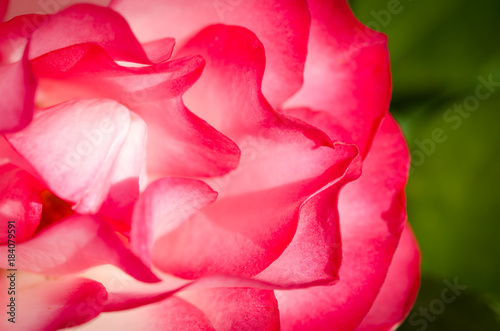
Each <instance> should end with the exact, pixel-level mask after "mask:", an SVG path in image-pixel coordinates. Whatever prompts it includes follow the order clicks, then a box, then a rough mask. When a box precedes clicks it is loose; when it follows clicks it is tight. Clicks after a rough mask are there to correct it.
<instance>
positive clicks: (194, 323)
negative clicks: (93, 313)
mask: <svg viewBox="0 0 500 331" xmlns="http://www.w3.org/2000/svg"><path fill="white" fill-rule="evenodd" d="M118 329H119V330H162V331H170V330H171V331H177V330H197V331H198V330H200V331H204V330H214V328H213V327H212V325H211V323H210V321H209V320H208V318H207V317H206V316H205V314H204V313H203V312H202V311H200V310H199V309H198V308H196V307H195V306H193V305H191V304H190V303H188V302H186V301H184V300H182V299H179V298H176V297H171V298H168V299H166V300H163V301H161V302H158V303H154V304H151V305H148V306H144V307H140V308H136V309H132V310H127V311H123V312H112V313H104V314H101V315H100V316H99V317H98V318H96V319H95V320H93V321H91V322H90V323H88V324H85V325H84V326H82V327H81V328H79V330H82V331H85V330H89V331H92V330H118Z"/></svg>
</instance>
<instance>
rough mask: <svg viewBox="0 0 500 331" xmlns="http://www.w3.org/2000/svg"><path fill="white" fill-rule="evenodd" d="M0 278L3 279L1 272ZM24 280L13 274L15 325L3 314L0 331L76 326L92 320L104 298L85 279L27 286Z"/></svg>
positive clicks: (99, 289) (103, 291)
mask: <svg viewBox="0 0 500 331" xmlns="http://www.w3.org/2000/svg"><path fill="white" fill-rule="evenodd" d="M9 274H10V272H7V275H9ZM0 275H1V277H2V280H3V279H5V277H6V276H5V272H0ZM28 277H30V276H29V275H26V274H25V273H16V283H17V286H16V295H15V305H16V307H15V309H16V313H17V315H16V317H15V324H12V323H11V322H8V321H7V318H10V316H9V315H7V317H5V318H2V320H1V321H0V328H1V329H2V330H59V329H61V328H65V327H70V326H76V325H80V324H83V323H85V322H88V321H90V320H91V319H93V318H94V317H96V316H97V315H98V314H99V313H100V312H101V311H102V309H103V307H104V303H105V302H106V299H107V293H106V289H105V288H104V287H103V286H102V285H101V284H99V283H98V282H95V281H92V280H89V279H85V278H67V279H65V278H62V279H52V280H49V279H43V281H41V282H38V283H35V284H33V285H31V286H27V285H26V283H27V281H28V279H27V278H28ZM7 280H9V279H7ZM4 288H6V287H4ZM5 298H6V299H7V300H8V297H5ZM3 304H4V301H2V305H3ZM13 326H14V328H13V329H12V328H11V327H13Z"/></svg>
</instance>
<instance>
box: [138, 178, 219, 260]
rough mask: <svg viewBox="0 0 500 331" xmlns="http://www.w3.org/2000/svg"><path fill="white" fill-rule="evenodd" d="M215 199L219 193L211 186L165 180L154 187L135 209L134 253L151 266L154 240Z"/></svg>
mask: <svg viewBox="0 0 500 331" xmlns="http://www.w3.org/2000/svg"><path fill="white" fill-rule="evenodd" d="M216 198H217V193H216V192H214V191H212V189H211V188H210V187H209V186H208V185H206V184H205V183H203V182H201V181H197V180H193V179H187V178H162V179H159V180H157V181H156V182H153V183H151V184H150V185H149V186H148V187H147V188H146V190H145V191H144V192H143V193H142V194H141V196H140V197H139V200H137V202H136V204H135V207H134V213H133V217H132V231H131V234H130V242H131V249H132V251H133V252H134V253H135V254H137V255H138V256H139V257H141V258H142V260H143V261H144V262H145V263H146V264H150V263H151V249H152V247H153V243H154V240H155V238H159V237H162V236H163V235H165V234H167V233H168V232H170V231H172V230H173V229H175V228H176V227H178V226H179V225H180V224H181V223H182V222H184V221H186V220H187V219H189V218H190V217H192V216H193V215H194V214H196V213H197V212H198V211H199V210H200V209H201V208H203V207H205V206H206V205H208V204H210V203H212V202H213V201H215V199H216Z"/></svg>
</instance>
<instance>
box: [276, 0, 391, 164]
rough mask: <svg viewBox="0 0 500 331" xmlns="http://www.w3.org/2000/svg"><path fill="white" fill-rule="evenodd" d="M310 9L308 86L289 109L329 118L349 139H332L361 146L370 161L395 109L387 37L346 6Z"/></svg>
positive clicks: (313, 4)
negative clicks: (391, 109)
mask: <svg viewBox="0 0 500 331" xmlns="http://www.w3.org/2000/svg"><path fill="white" fill-rule="evenodd" d="M308 3H309V7H310V10H311V16H312V24H311V34H310V38H309V46H308V55H307V61H306V65H305V71H304V85H303V86H302V88H301V90H300V91H299V92H298V93H297V94H296V95H294V96H293V97H292V98H291V99H290V100H288V101H287V102H286V103H285V106H284V108H297V107H308V108H311V109H316V110H321V111H325V112H327V113H328V114H330V115H331V117H332V119H333V123H335V125H337V126H338V127H341V128H343V130H344V133H345V134H344V135H337V136H333V137H331V138H332V139H333V140H335V141H343V142H346V143H354V144H356V146H358V147H359V149H360V154H361V155H362V156H363V157H365V156H366V154H367V153H368V150H369V149H370V145H371V143H372V141H373V138H374V136H375V134H376V132H377V130H378V128H379V126H380V123H381V121H382V119H383V118H384V116H385V114H386V113H387V112H388V109H389V102H390V97H391V77H390V68H389V53H388V50H387V40H386V37H385V35H383V34H381V33H378V32H375V31H372V30H370V29H368V28H367V27H365V26H364V25H363V24H361V23H360V22H359V21H358V20H357V19H356V18H355V17H354V15H353V13H352V12H351V9H350V8H349V5H348V3H347V1H346V0H333V1H332V0H310V1H308ZM325 88H326V89H328V92H325Z"/></svg>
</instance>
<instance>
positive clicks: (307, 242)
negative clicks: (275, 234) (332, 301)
mask: <svg viewBox="0 0 500 331" xmlns="http://www.w3.org/2000/svg"><path fill="white" fill-rule="evenodd" d="M360 171H361V164H360V162H358V163H356V164H351V166H350V168H349V171H348V173H346V174H345V175H344V176H343V177H342V178H341V179H339V180H336V181H334V182H332V183H330V184H329V185H328V187H327V188H325V189H323V190H321V191H320V192H318V193H316V194H314V195H313V196H311V197H310V198H309V199H308V200H306V201H305V202H304V203H303V204H302V205H301V206H300V213H299V221H298V225H297V231H296V232H295V236H294V237H293V239H292V241H291V242H290V244H289V245H288V246H287V248H286V249H285V250H284V251H283V254H281V256H280V257H279V258H278V259H276V260H275V261H274V262H273V263H271V265H269V267H267V268H266V269H265V270H264V271H262V272H261V273H259V274H258V275H256V276H255V279H260V280H264V281H267V282H271V283H273V284H281V285H286V286H298V285H301V284H302V285H303V284H309V285H313V284H323V285H324V284H327V283H331V284H333V283H334V282H336V281H337V280H338V277H337V275H338V271H339V268H340V265H341V260H342V247H341V238H340V237H341V236H340V225H339V215H338V210H337V205H338V196H339V193H340V190H341V189H342V187H343V186H344V185H345V184H346V183H348V182H350V181H352V180H355V179H357V178H358V177H359V176H360Z"/></svg>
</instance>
